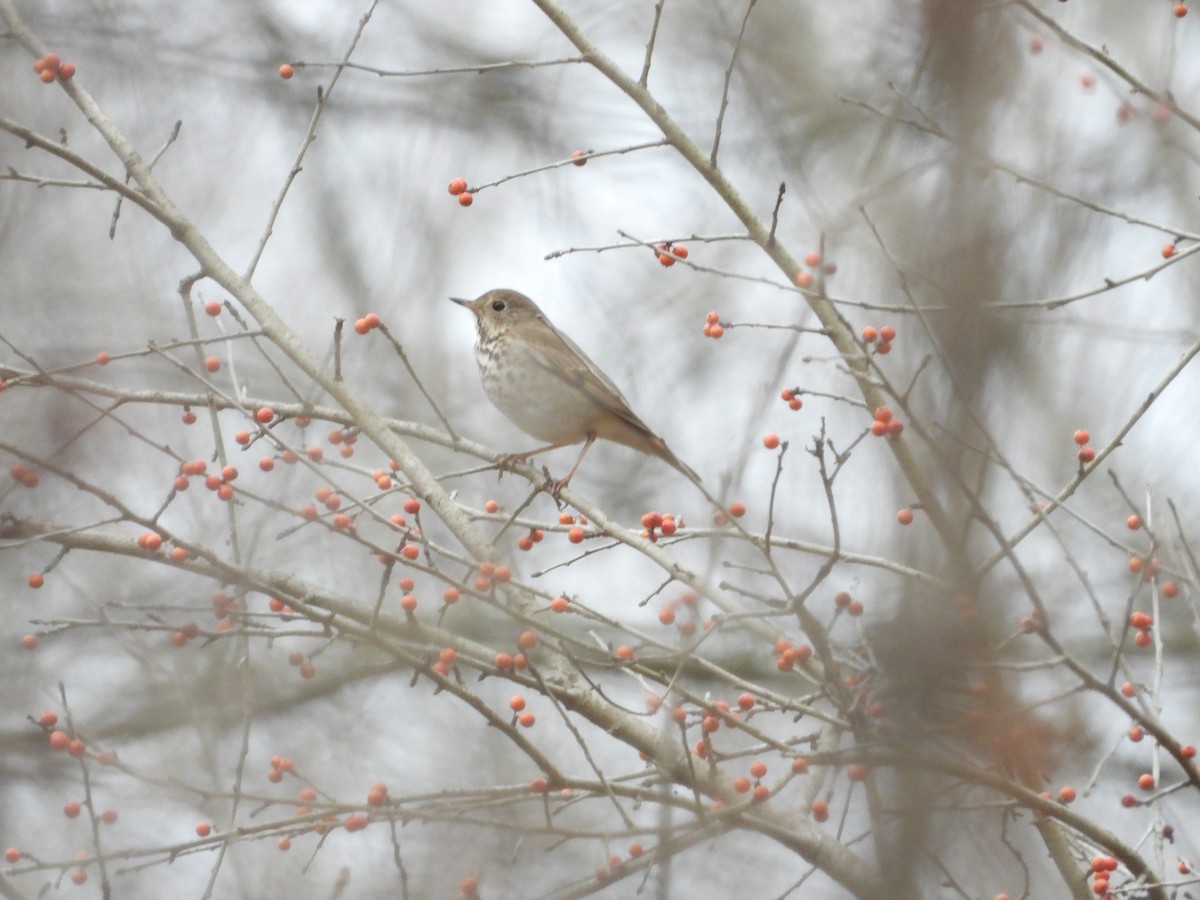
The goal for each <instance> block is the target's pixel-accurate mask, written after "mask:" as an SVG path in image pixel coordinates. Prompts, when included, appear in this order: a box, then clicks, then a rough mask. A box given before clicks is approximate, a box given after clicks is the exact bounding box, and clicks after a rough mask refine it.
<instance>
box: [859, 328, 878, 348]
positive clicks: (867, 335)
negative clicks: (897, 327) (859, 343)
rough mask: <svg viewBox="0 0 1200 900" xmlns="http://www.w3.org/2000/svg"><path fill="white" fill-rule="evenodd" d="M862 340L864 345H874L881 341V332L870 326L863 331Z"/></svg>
mask: <svg viewBox="0 0 1200 900" xmlns="http://www.w3.org/2000/svg"><path fill="white" fill-rule="evenodd" d="M862 339H863V343H864V344H873V343H875V342H876V341H877V340H879V332H878V331H877V330H876V329H874V328H872V327H871V326H870V325H868V326H867V327H866V328H864V329H863V330H862Z"/></svg>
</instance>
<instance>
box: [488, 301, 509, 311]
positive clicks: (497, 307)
mask: <svg viewBox="0 0 1200 900" xmlns="http://www.w3.org/2000/svg"><path fill="white" fill-rule="evenodd" d="M506 306H508V304H507V303H505V302H504V301H503V300H493V301H492V309H494V310H495V311H496V312H500V311H501V310H503V309H504V307H506Z"/></svg>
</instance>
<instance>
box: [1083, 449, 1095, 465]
mask: <svg viewBox="0 0 1200 900" xmlns="http://www.w3.org/2000/svg"><path fill="white" fill-rule="evenodd" d="M1095 458H1096V451H1095V450H1093V449H1092V448H1091V447H1082V448H1080V450H1079V461H1080V462H1081V463H1090V462H1091V461H1092V460H1093V459H1095Z"/></svg>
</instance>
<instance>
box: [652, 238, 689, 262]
mask: <svg viewBox="0 0 1200 900" xmlns="http://www.w3.org/2000/svg"><path fill="white" fill-rule="evenodd" d="M654 254H655V256H656V257H657V258H658V264H659V265H660V266H662V267H663V268H670V267H671V266H673V265H675V261H676V260H680V259H687V258H688V248H687V246H686V245H684V244H675V243H672V242H671V241H667V242H666V243H665V244H655V245H654Z"/></svg>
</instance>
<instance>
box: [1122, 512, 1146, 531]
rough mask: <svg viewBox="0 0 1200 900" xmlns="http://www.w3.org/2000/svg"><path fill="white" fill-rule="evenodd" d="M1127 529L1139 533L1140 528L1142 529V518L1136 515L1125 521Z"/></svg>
mask: <svg viewBox="0 0 1200 900" xmlns="http://www.w3.org/2000/svg"><path fill="white" fill-rule="evenodd" d="M1125 527H1126V528H1128V529H1129V530H1130V531H1137V530H1138V529H1139V528H1141V527H1142V517H1141V516H1139V515H1136V514H1135V515H1132V516H1130V517H1129V518H1128V519H1126V520H1125Z"/></svg>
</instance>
